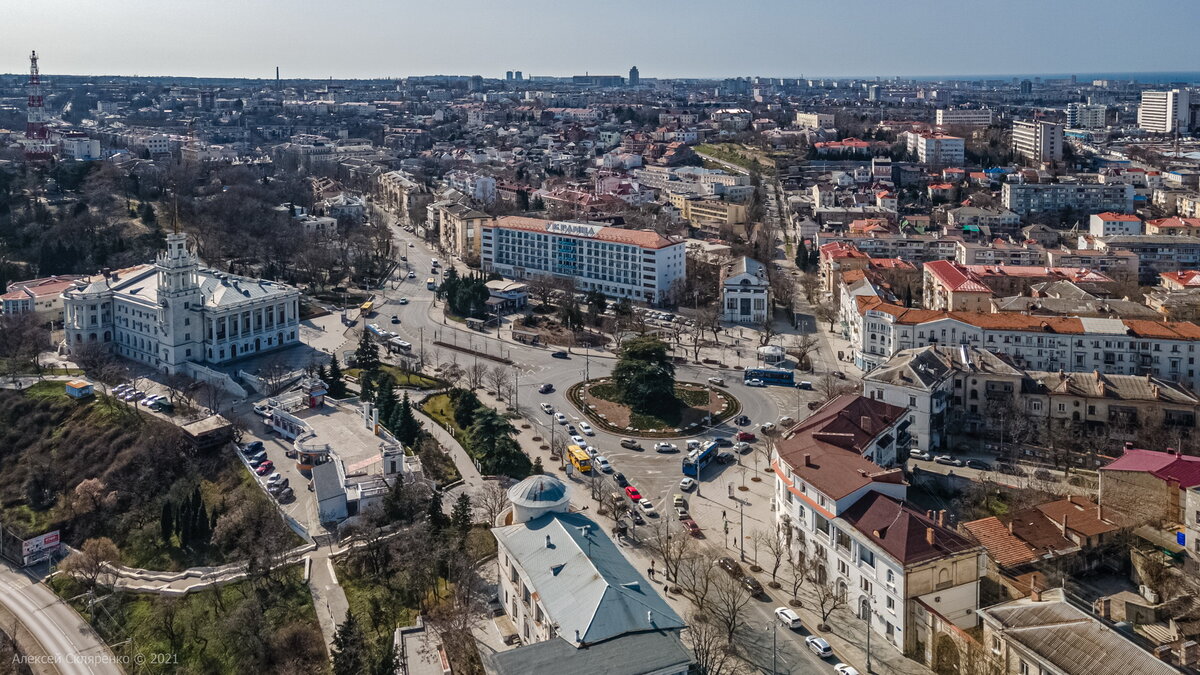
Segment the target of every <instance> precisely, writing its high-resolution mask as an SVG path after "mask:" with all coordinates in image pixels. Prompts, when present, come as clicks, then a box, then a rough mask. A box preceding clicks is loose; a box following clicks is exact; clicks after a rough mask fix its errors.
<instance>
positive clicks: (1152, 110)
mask: <svg viewBox="0 0 1200 675" xmlns="http://www.w3.org/2000/svg"><path fill="white" fill-rule="evenodd" d="M1190 104H1191V95H1190V92H1189V91H1188V90H1187V89H1172V90H1170V91H1143V92H1142V104H1141V105H1139V106H1138V117H1137V122H1138V127H1139V128H1141V129H1145V130H1146V131H1149V132H1153V133H1156V134H1169V133H1172V132H1174V131H1177V130H1178V131H1187V127H1188V116H1189V115H1190V114H1191V110H1190Z"/></svg>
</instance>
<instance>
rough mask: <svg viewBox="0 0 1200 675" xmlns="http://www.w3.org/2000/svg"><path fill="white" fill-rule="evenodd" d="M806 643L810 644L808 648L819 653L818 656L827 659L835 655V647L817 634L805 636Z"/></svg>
mask: <svg viewBox="0 0 1200 675" xmlns="http://www.w3.org/2000/svg"><path fill="white" fill-rule="evenodd" d="M804 644H805V645H807V646H808V650H809V651H810V652H812V653H814V654H816V655H817V657H818V658H822V659H827V658H829V657H830V656H833V648H832V647H830V646H829V643H828V642H826V641H825V638H819V637H817V636H816V635H809V636H808V637H806V638H804Z"/></svg>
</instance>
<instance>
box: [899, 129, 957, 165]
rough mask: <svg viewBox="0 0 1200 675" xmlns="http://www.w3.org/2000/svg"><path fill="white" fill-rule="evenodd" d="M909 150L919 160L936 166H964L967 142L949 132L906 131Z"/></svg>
mask: <svg viewBox="0 0 1200 675" xmlns="http://www.w3.org/2000/svg"><path fill="white" fill-rule="evenodd" d="M905 133H906V135H907V138H906V145H907V147H908V151H909V152H911V153H913V154H915V155H916V156H917V161H919V162H921V163H923V164H932V165H934V166H962V164H963V159H964V156H965V155H964V153H965V149H966V143H965V142H964V141H963V139H961V138H959V137H957V136H950V135H949V134H938V133H917V132H915V131H909V132H905Z"/></svg>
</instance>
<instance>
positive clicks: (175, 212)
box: [171, 192, 179, 234]
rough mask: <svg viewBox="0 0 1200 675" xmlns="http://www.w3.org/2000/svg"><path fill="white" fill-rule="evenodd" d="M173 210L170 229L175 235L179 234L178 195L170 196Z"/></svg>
mask: <svg viewBox="0 0 1200 675" xmlns="http://www.w3.org/2000/svg"><path fill="white" fill-rule="evenodd" d="M172 198H173V199H172V201H173V205H174V208H172V209H171V211H172V213H171V229H172V231H174V232H175V234H179V193H178V192H176V193H175V194H174V195H172Z"/></svg>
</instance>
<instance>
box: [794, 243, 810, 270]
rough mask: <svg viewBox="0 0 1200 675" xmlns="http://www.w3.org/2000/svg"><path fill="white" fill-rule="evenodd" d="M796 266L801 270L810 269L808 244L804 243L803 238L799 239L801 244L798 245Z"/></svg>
mask: <svg viewBox="0 0 1200 675" xmlns="http://www.w3.org/2000/svg"><path fill="white" fill-rule="evenodd" d="M796 267H797V268H798V269H799V270H800V271H801V272H807V271H808V245H807V244H805V243H804V240H803V239H801V240H800V241H799V245H798V246H797V247H796Z"/></svg>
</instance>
